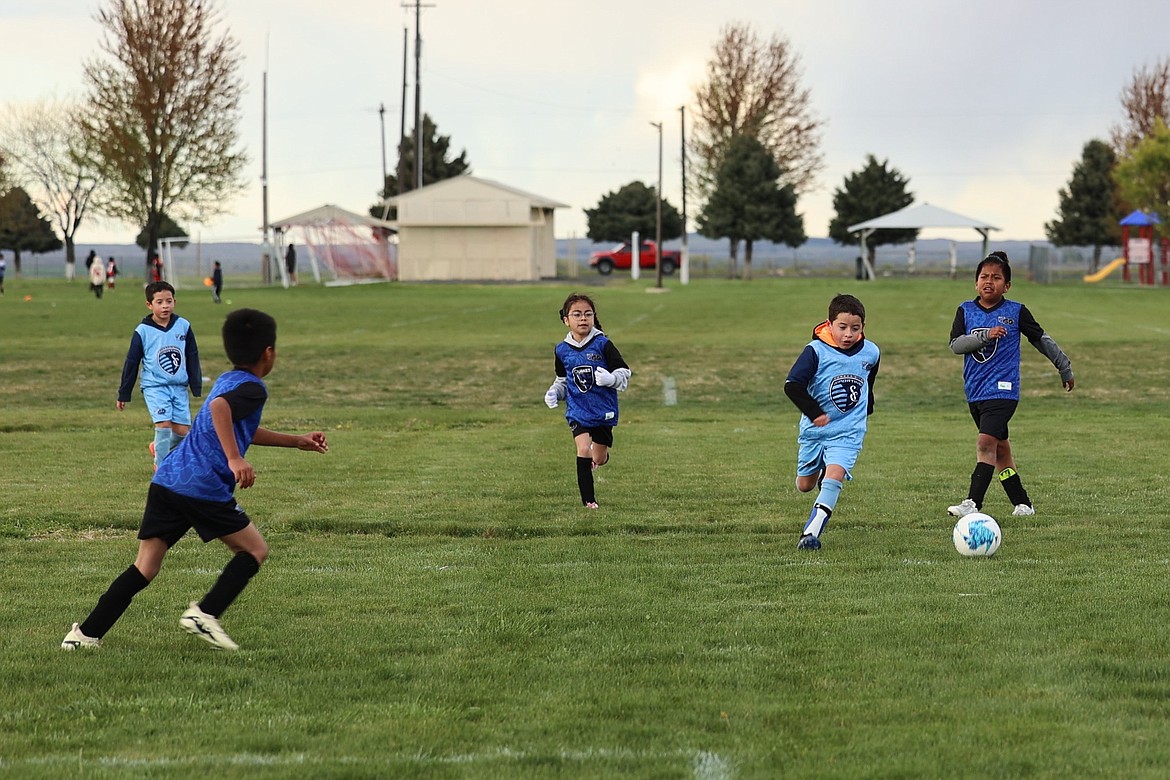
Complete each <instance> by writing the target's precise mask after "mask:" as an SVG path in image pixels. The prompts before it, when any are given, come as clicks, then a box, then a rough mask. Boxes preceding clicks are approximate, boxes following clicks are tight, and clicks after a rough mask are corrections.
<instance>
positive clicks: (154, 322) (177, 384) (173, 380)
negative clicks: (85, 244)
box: [94, 258, 203, 469]
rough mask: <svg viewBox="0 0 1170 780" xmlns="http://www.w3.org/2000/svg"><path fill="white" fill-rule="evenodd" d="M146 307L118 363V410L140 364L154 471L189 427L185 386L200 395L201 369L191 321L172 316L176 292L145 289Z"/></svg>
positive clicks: (154, 286) (158, 285)
mask: <svg viewBox="0 0 1170 780" xmlns="http://www.w3.org/2000/svg"><path fill="white" fill-rule="evenodd" d="M101 262H102V261H101V258H98V259H96V260H94V264H95V265H98V266H100V265H101ZM110 262H113V260H111V261H110ZM146 308H148V309H150V314H148V315H147V316H145V317H143V318H142V322H140V323H138V327H136V328H134V335H133V336H131V337H130V349H129V350H128V351H127V352H126V362H125V363H124V364H123V365H122V383H121V384H120V385H119V386H118V411H122V410H123V409H125V408H126V404H127V403H129V401H130V392H131V391H132V390H133V389H134V382H135V381H136V380H137V379H138V367H139V366H140V365H141V366H142V402H143V403H144V404H146V408H147V410H148V411H149V412H150V419H151V420H152V421H153V422H154V441H152V442H151V443H150V454H151V455H152V456H153V458H154V467H155V468H156V469H157V468H158V466H159V464H160V463H162V461H163V458H165V457H166V456H167V453H169V452H170V451H171V450H173V449H175V448H176V447H178V446H179V442H181V441H182V440H183V437H184V436H186V435H187V431H189V430H190V428H191V401H190V399H189V398H188V397H187V388H188V387H190V388H191V394H192V395H194V396H195V397H196V398H198V397H199V396H200V395H201V394H202V393H203V372H202V369H201V368H200V367H199V346H198V345H197V344H196V343H195V331H194V330H192V329H191V323H190V322H187V320H185V319H183V318H182V317H180V316H179V315H177V314H175V288H174V287H171V286H170V285H169V284H167V283H166V282H151V283H150V284H148V285H146Z"/></svg>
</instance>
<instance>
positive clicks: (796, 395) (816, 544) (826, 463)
mask: <svg viewBox="0 0 1170 780" xmlns="http://www.w3.org/2000/svg"><path fill="white" fill-rule="evenodd" d="M864 330H865V307H864V306H863V305H862V303H861V301H859V300H858V299H857V298H855V297H853V296H852V295H838V296H836V297H834V298H833V300H831V301H830V302H829V318H828V319H827V320H825V321H824V322H822V323H821V324H820V325H817V326H816V327H815V328H813V340H812V341H811V342H809V344H808V346H806V347H805V348H804V351H803V352H801V353H800V357H798V358H797V359H796V362H795V363H793V364H792V369H791V370H790V371H789V372H788V378H787V379H785V380H784V394H785V395H787V396H788V397H789V399H791V400H792V403H794V404H796V408H797V409H799V410H800V411H801V418H800V434H799V436H798V438H797V442H798V444H799V453H798V454H797V463H796V489H797V490H799V491H800V492H801V493H808V492H809V491H811V490H812V489H813V488H814V487H819V488H820V492H819V493H818V494H817V498H816V501H815V502H813V508H812V512H810V513H809V516H808V520H807V521H805V524H804V530H803V531H801V535H800V541H799V542H797V545H796V546H797V548H798V549H801V550H819V549H820V548H821V539H820V537H821V533H822V532H823V531H824V530H825V526H826V525H827V524H828V522H829V518H830V517H832V515H833V510H834V509H835V508H836V506H837V498H838V497H839V496H840V495H841V488H842V487H844V485H845V480H848V479H853V475H852V473H851V472H852V469H853V466H854V465H855V464H856V463H857V456H858V455H859V454H860V453H861V443H862V440H863V439H864V438H865V431H866V426H867V424H868V419H869V415H871V414H873V383H874V380H875V379H876V378H877V373H878V361H879V360H880V358H881V351H880V350H879V349H878V347H877V345H876V344H874V343H873V342H872V341H869V340H867V339H866V338H865V333H864Z"/></svg>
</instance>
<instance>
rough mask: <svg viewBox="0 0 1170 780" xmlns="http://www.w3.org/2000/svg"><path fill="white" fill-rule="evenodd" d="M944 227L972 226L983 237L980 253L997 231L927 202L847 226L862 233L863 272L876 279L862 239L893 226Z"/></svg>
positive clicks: (864, 239)
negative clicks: (864, 267)
mask: <svg viewBox="0 0 1170 780" xmlns="http://www.w3.org/2000/svg"><path fill="white" fill-rule="evenodd" d="M947 227H964V228H973V229H974V230H975V231H977V232H978V233H979V234H980V235H981V236H983V254H984V256H986V255H987V234H988V232H990V231H992V230H999V228H997V227H995V226H994V225H990V224H988V223H986V222H984V221H982V220H978V219H973V218H971V217H965V216H963V215H962V214H956V213H955V212H953V211H947V210H946V209H942V208H939V207H938V206H932V205H930V204H929V203H921V204H918V205H913V204H911V205H909V206H907V207H906V208H903V209H899V210H897V211H891V212H890V213H889V214H883V215H882V216H880V217H874V218H873V219H867V220H866V221H865V222H858V223H857V224H856V225H850V226H849V232H850V233H861V258H862V262H864V263H865V266H866V271H867V272H868V273H869V278H870V279H874V278H876V276H875V274H874V270H873V265H872V264H871V263H870V261H869V253H868V252H866V251H865V242H866V239H868V238H869V237H870V236H871V235H873V233H874V231H875V230H884V229H896V230H921V229H923V228H947Z"/></svg>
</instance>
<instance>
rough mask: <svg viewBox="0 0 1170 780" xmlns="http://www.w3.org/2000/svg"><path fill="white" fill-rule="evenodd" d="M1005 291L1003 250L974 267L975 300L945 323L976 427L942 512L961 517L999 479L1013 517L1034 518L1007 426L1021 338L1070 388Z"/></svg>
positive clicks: (1062, 368) (1055, 354)
mask: <svg viewBox="0 0 1170 780" xmlns="http://www.w3.org/2000/svg"><path fill="white" fill-rule="evenodd" d="M1011 287H1012V267H1011V264H1010V263H1009V261H1008V256H1007V255H1006V254H1005V253H1003V252H992V253H991V254H989V255H988V256H987V257H986V258H984V259H983V261H982V262H980V263H979V266H978V267H977V268H976V269H975V292H976V293H977V295H978V297H976V298H975V300H972V301H964V302H963V304H962V305H961V306H959V309H958V311H956V312H955V321H954V323H953V324H952V325H951V351H952V352H954V353H955V354H956V355H962V356H963V386H964V389H965V390H966V393H967V405H968V407H969V408H970V410H971V417H972V418H974V420H975V425H977V426H978V427H979V436H978V438H977V439H976V440H975V455H976V463H975V470H974V471H973V472H972V473H971V488H970V490H969V491H968V492H967V497H966V498H965V499H963V500H962V501H960V502H959V503H958V504H956V505H954V506H951V507H947V512H948V513H949V514H950V515H952V516H954V517H963V516H964V515H969V514H971V513H972V512H976V511H978V510H979V509H981V508H982V507H983V499H984V497H985V496H986V495H987V488H988V487H989V486H990V485H991V478H992V477H993V476H995V475H996V474H999V481H1000V484H1001V485H1003V489H1004V491H1005V492H1006V493H1007V495H1008V500H1009V501H1011V503H1012V505H1013V506H1014V509H1013V510H1012V514H1013V515H1015V516H1017V517H1022V516H1028V515H1034V514H1036V510H1035V509H1034V508H1033V507H1032V499H1031V498H1029V497H1028V491H1026V490H1024V485H1023V483H1022V482H1021V481H1020V475H1019V474H1018V473H1016V461H1015V459H1014V457H1013V456H1012V445H1011V442H1010V441H1008V421H1010V420H1011V419H1012V415H1014V414H1015V412H1016V406H1017V405H1018V404H1019V401H1020V336H1023V337H1025V338H1027V339H1028V342H1029V343H1030V344H1031V345H1032V346H1033V347H1035V348H1036V349H1037V350H1039V351H1040V353H1041V354H1042V355H1044V356H1045V357H1046V358H1048V359H1049V360H1051V361H1052V365H1054V366H1056V370H1057V371H1059V372H1060V381H1061V383H1062V385H1063V386H1064V389H1065V390H1066V391H1069V392H1071V391H1072V389H1073V370H1072V363H1071V362H1070V361H1069V359H1068V356H1067V355H1065V354H1064V352H1063V351H1062V350H1061V348H1060V347H1059V346H1057V344H1056V342H1055V341H1053V340H1052V337H1051V336H1049V335H1048V334H1047V333H1045V332H1044V329H1043V328H1041V327H1040V323H1038V322H1036V318H1035V317H1033V316H1032V312H1030V311H1028V307H1026V306H1024V304H1022V303H1019V302H1017V301H1012V300H1008V299H1007V298H1005V297H1004V295H1005V294H1006V293H1007V291H1008V290H1010V289H1011Z"/></svg>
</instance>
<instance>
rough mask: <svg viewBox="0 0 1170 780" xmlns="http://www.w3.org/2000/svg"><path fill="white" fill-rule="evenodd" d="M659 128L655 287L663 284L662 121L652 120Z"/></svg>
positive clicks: (655, 197)
mask: <svg viewBox="0 0 1170 780" xmlns="http://www.w3.org/2000/svg"><path fill="white" fill-rule="evenodd" d="M650 124H652V125H654V126H655V127H657V128H658V190H657V191H656V192H655V193H654V221H655V228H654V269H655V272H656V275H657V280H656V281H655V282H654V286H655V287H661V286H662V123H661V122H651V123H650Z"/></svg>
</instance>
